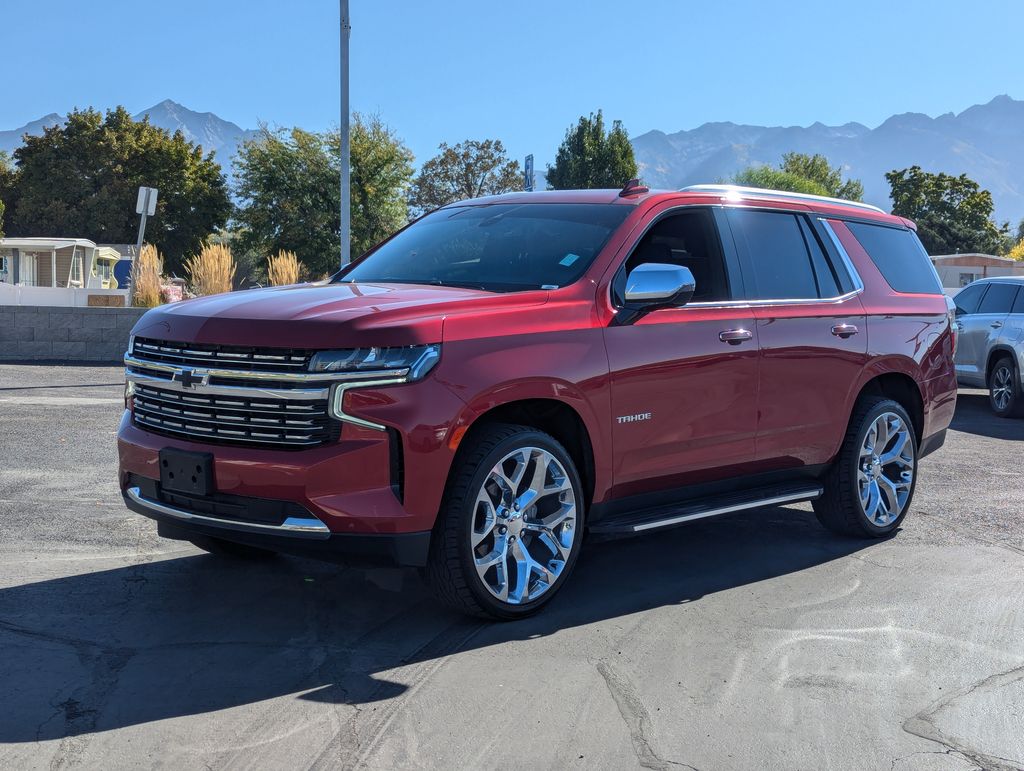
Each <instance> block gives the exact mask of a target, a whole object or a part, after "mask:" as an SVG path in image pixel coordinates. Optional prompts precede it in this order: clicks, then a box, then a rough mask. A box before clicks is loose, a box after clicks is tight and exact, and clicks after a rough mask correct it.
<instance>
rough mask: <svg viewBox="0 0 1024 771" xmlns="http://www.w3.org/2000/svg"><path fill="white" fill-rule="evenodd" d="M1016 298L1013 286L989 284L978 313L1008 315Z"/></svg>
mask: <svg viewBox="0 0 1024 771" xmlns="http://www.w3.org/2000/svg"><path fill="white" fill-rule="evenodd" d="M1016 296H1017V286H1016V285H1015V284H990V285H989V287H988V291H987V292H985V296H984V297H983V298H982V299H981V305H979V306H978V313H998V314H1004V313H1009V312H1010V308H1012V307H1013V299H1014V298H1015V297H1016Z"/></svg>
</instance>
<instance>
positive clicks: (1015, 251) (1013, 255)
mask: <svg viewBox="0 0 1024 771" xmlns="http://www.w3.org/2000/svg"><path fill="white" fill-rule="evenodd" d="M1006 256H1007V257H1009V258H1010V259H1011V260H1020V261H1024V238H1022V239H1021V240H1020V241H1018V242H1017V245H1016V246H1015V247H1013V248H1012V249H1011V250H1010V251H1009V252H1007V254H1006Z"/></svg>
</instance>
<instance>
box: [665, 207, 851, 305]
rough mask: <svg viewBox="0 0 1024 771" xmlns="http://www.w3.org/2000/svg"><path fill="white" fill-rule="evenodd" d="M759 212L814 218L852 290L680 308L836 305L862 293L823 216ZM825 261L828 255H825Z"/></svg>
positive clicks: (848, 257) (804, 213) (845, 256)
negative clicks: (839, 261) (851, 284)
mask: <svg viewBox="0 0 1024 771" xmlns="http://www.w3.org/2000/svg"><path fill="white" fill-rule="evenodd" d="M759 211H777V212H780V213H783V214H802V215H804V216H814V217H815V219H817V220H818V221H819V222H820V223H821V224H822V226H823V227H824V229H825V232H826V233H828V236H829V238H830V239H831V241H832V245H833V246H835V248H836V251H837V252H838V253H839V259H840V260H842V263H843V266H844V267H845V268H846V272H847V273H849V275H850V280H851V281H853V289H851V290H850V291H849V292H844V293H843V294H841V295H837V296H835V297H780V298H774V299H767V298H766V299H760V298H759V299H756V300H750V299H747V300H728V301H725V302H715V303H710V302H708V303H687V304H686V305H683V306H681V307H682V308H764V307H774V306H778V305H783V306H787V305H822V304H827V305H838V304H840V303H844V302H846V301H847V300H852V299H853V298H854V297H856V296H857V295H859V294H861V293H862V292H863V291H864V281H863V280H862V279H861V277H860V273H858V272H857V269H856V268H855V267H854V265H853V261H852V260H851V259H850V255H849V254H847V252H846V248H845V247H844V246H843V244H842V242H840V240H839V237H838V236H837V235H836V233H835V231H834V230H832V225H831V224H829V222H828V219H827V218H826V217H825V216H823V215H816V214H815V213H814V212H791V211H786V210H783V209H763V210H759ZM825 257H826V259H828V258H829V255H827V254H826V255H825Z"/></svg>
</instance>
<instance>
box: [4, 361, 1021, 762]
mask: <svg viewBox="0 0 1024 771" xmlns="http://www.w3.org/2000/svg"><path fill="white" fill-rule="evenodd" d="M122 406H123V405H122V374H121V370H120V369H119V368H116V367H50V366H16V365H0V420H2V428H0V652H2V655H0V685H2V688H0V767H2V768H51V769H54V768H65V767H72V766H85V767H94V768H105V769H114V768H137V767H140V766H147V767H151V766H152V767H155V766H159V767H168V768H213V769H222V768H245V767H260V768H285V767H287V768H305V767H312V768H338V767H341V768H373V769H392V768H439V767H441V768H474V769H476V768H525V767H531V768H559V769H562V768H587V769H591V768H608V769H621V768H635V767H645V768H652V769H669V768H687V767H690V768H697V769H737V768H740V769H747V768H749V769H754V768H802V769H824V768H832V769H846V768H850V769H886V770H890V769H892V770H895V769H967V768H979V767H980V768H996V769H998V768H1020V767H1024V728H1022V726H1024V523H1022V508H1024V478H1022V472H1021V465H1022V449H1024V421H1007V420H1000V419H998V418H995V417H993V416H992V415H991V414H990V413H989V411H988V405H987V401H986V399H985V397H984V394H983V393H982V392H980V391H962V392H961V396H960V401H959V405H958V408H957V415H956V419H955V422H954V426H953V430H952V431H951V432H950V434H949V437H948V440H947V443H946V446H945V447H944V448H943V449H941V450H940V451H939V452H938V453H936V454H935V455H933V456H930V457H929V458H927V459H926V460H925V461H923V463H922V466H921V473H920V478H919V482H918V487H917V493H916V497H915V500H914V504H913V507H912V510H911V513H910V515H909V516H908V517H907V519H906V521H905V522H904V526H903V530H902V531H901V532H900V533H898V534H897V535H896V536H895V537H893V538H891V539H888V540H885V541H880V542H864V541H858V540H847V539H842V538H839V537H836V536H833V535H831V534H829V533H827V532H826V531H824V530H822V529H821V528H820V527H819V526H818V524H817V522H816V520H815V519H814V516H813V515H812V514H811V513H810V507H809V506H806V505H801V506H790V507H782V508H772V509H763V510H759V511H754V512H747V513H743V514H739V515H734V516H729V517H722V518H718V519H711V520H703V521H700V522H698V523H694V524H692V525H690V526H687V527H683V528H680V529H677V530H673V531H669V532H667V533H662V534H659V535H655V536H651V537H647V538H637V539H633V540H628V541H614V542H607V543H589V544H587V545H586V548H585V549H584V552H583V555H582V557H581V561H580V563H579V565H578V568H577V571H576V573H575V575H574V576H573V578H572V581H571V583H570V585H567V586H566V588H565V590H564V591H563V592H562V593H561V595H560V596H559V597H558V598H557V599H556V600H555V601H554V602H553V603H552V604H551V605H550V606H549V608H548V609H547V610H546V611H545V612H544V613H542V614H541V615H540V616H537V617H535V618H532V619H529V620H525V621H521V622H516V623H511V624H491V623H484V622H478V621H473V620H468V619H465V618H462V617H460V616H457V615H454V614H452V613H449V612H448V611H446V610H444V609H442V608H441V607H439V606H438V605H436V604H434V602H433V601H432V600H431V599H430V598H429V595H428V594H427V593H426V592H425V590H424V589H423V587H422V586H421V584H420V582H419V579H418V577H417V575H416V573H415V572H414V571H405V570H397V569H373V570H362V569H355V568H339V567H337V566H334V565H328V564H319V563H315V562H308V561H303V560H298V559H292V558H284V557H282V558H277V559H274V560H271V561H269V562H262V563H254V562H237V561H225V560H223V559H219V558H216V557H212V556H208V555H206V554H204V553H202V552H200V551H198V550H197V549H194V548H193V547H191V546H189V545H187V544H186V545H183V544H181V543H178V542H171V541H163V540H161V539H159V538H157V537H156V532H155V530H156V528H155V524H154V523H153V522H151V521H150V520H147V519H145V518H143V517H140V516H138V515H135V514H132V513H130V512H128V511H127V510H126V509H125V508H124V506H123V504H122V503H121V499H120V495H119V493H118V491H117V485H116V480H115V468H116V465H115V464H116V460H115V459H116V452H115V446H114V434H115V430H116V424H117V421H118V419H119V416H120V413H121V410H122Z"/></svg>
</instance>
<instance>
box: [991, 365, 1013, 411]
mask: <svg viewBox="0 0 1024 771" xmlns="http://www.w3.org/2000/svg"><path fill="white" fill-rule="evenodd" d="M1012 398H1013V370H1012V369H1010V367H1008V366H1007V365H1006V364H1000V365H999V366H998V367H996V371H995V372H993V373H992V404H994V405H995V408H996V409H997V410H999V411H1000V412H1004V411H1005V410H1006V409H1007V407H1009V406H1010V400H1011V399H1012Z"/></svg>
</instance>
